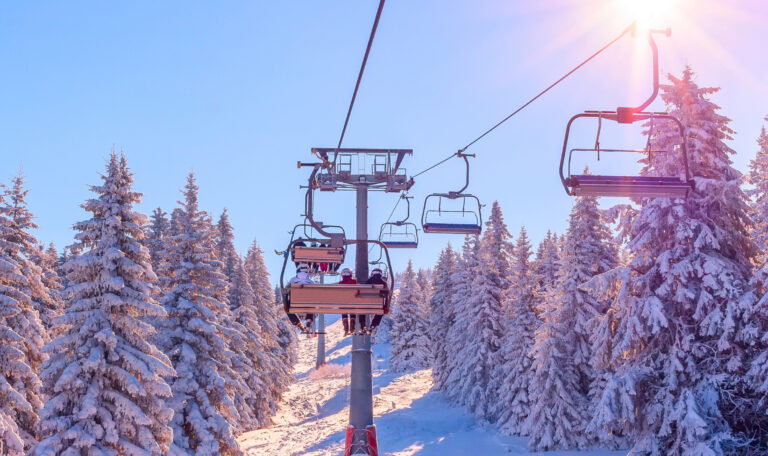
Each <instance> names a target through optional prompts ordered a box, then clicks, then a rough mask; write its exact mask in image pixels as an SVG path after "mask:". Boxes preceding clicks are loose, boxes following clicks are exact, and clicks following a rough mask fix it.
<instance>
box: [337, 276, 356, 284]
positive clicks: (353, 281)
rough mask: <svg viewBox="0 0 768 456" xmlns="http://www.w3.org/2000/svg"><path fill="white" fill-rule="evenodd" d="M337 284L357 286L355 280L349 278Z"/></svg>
mask: <svg viewBox="0 0 768 456" xmlns="http://www.w3.org/2000/svg"><path fill="white" fill-rule="evenodd" d="M339 284H340V285H356V284H357V280H356V279H354V278H352V277H350V278H348V279H344V280H342V281H340V282H339Z"/></svg>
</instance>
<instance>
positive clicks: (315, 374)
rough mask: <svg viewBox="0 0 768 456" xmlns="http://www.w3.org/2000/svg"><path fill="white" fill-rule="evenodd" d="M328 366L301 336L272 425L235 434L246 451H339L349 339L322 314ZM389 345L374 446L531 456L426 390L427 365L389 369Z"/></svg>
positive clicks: (377, 378) (270, 455)
mask: <svg viewBox="0 0 768 456" xmlns="http://www.w3.org/2000/svg"><path fill="white" fill-rule="evenodd" d="M328 320H330V321H331V322H333V323H332V324H330V325H329V326H328V330H327V332H328V334H327V340H326V348H327V352H326V360H327V362H328V364H327V366H326V367H325V368H323V369H321V370H317V371H316V370H315V357H316V353H317V351H316V350H317V339H306V338H300V339H299V361H298V364H297V365H296V370H295V375H294V377H295V379H296V382H295V383H294V384H293V385H292V386H291V387H290V389H289V390H288V391H287V392H286V394H285V397H284V400H283V403H282V404H281V406H280V410H279V411H278V413H277V415H276V416H275V419H274V421H275V424H274V425H273V426H271V427H269V428H266V429H260V430H257V431H252V432H247V433H245V434H243V435H241V436H240V438H239V441H240V444H241V447H242V449H243V450H244V451H246V454H248V455H249V456H256V455H259V456H288V455H297V456H298V455H302V456H304V455H306V456H331V455H333V456H340V455H342V454H343V453H344V432H345V429H346V427H347V420H348V417H349V366H350V353H349V350H350V347H351V344H352V339H351V338H346V339H343V338H342V337H341V335H342V328H341V322H340V321H339V320H338V317H331V318H328ZM388 359H389V345H374V347H373V366H374V374H373V392H374V401H373V403H374V417H375V418H374V419H375V423H376V427H377V431H378V436H379V449H380V452H381V454H382V455H387V456H410V455H418V456H438V455H439V456H464V455H478V456H481V455H482V456H492V455H510V454H513V455H529V454H539V453H530V452H529V451H527V449H526V441H525V439H523V438H515V437H507V436H503V435H501V434H499V433H498V432H497V431H496V429H495V428H494V427H493V426H490V425H483V424H480V423H478V422H477V421H476V420H475V419H474V417H473V416H472V415H470V414H468V413H466V412H464V411H463V410H462V409H459V408H456V407H452V406H450V405H449V404H448V403H447V402H446V401H445V400H444V399H443V397H442V395H441V394H440V393H437V392H430V388H431V387H432V377H431V370H430V369H424V370H420V371H415V372H409V373H405V374H392V373H389V372H387V361H388ZM544 454H546V455H549V456H565V455H579V456H598V455H600V456H608V455H612V456H613V455H615V456H618V455H622V454H625V453H623V452H609V451H593V452H577V451H555V452H550V453H544Z"/></svg>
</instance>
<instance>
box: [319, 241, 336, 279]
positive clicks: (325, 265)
mask: <svg viewBox="0 0 768 456" xmlns="http://www.w3.org/2000/svg"><path fill="white" fill-rule="evenodd" d="M320 247H328V244H320ZM329 269H330V268H329V267H328V263H320V273H322V274H327V273H328V272H333V271H330V270H329Z"/></svg>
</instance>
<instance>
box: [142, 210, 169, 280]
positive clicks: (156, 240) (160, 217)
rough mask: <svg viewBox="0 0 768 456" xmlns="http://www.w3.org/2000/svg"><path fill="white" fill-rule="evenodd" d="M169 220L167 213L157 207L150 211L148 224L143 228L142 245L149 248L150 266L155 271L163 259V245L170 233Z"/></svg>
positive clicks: (159, 267)
mask: <svg viewBox="0 0 768 456" xmlns="http://www.w3.org/2000/svg"><path fill="white" fill-rule="evenodd" d="M170 230H171V222H170V221H169V220H168V214H167V213H166V212H165V211H163V209H162V208H160V207H158V208H155V210H153V211H152V215H151V216H150V217H149V224H148V225H147V226H146V227H145V228H144V231H145V232H146V234H145V236H144V245H146V246H147V248H148V249H149V256H150V259H151V260H152V267H153V268H154V270H155V271H158V270H160V269H161V263H162V259H163V247H164V241H165V238H166V236H168V235H169V234H170Z"/></svg>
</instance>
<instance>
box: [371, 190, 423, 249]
mask: <svg viewBox="0 0 768 456" xmlns="http://www.w3.org/2000/svg"><path fill="white" fill-rule="evenodd" d="M400 198H401V199H404V200H405V202H406V204H407V212H406V214H405V218H404V219H402V220H398V221H396V222H386V223H384V224H383V225H381V229H380V230H379V241H381V242H382V243H384V245H386V246H387V247H389V248H390V249H415V248H417V247H418V246H419V228H418V227H417V226H416V224H415V223H411V222H408V219H409V218H410V217H411V199H412V198H413V197H412V196H407V195H405V194H401V195H400Z"/></svg>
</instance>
